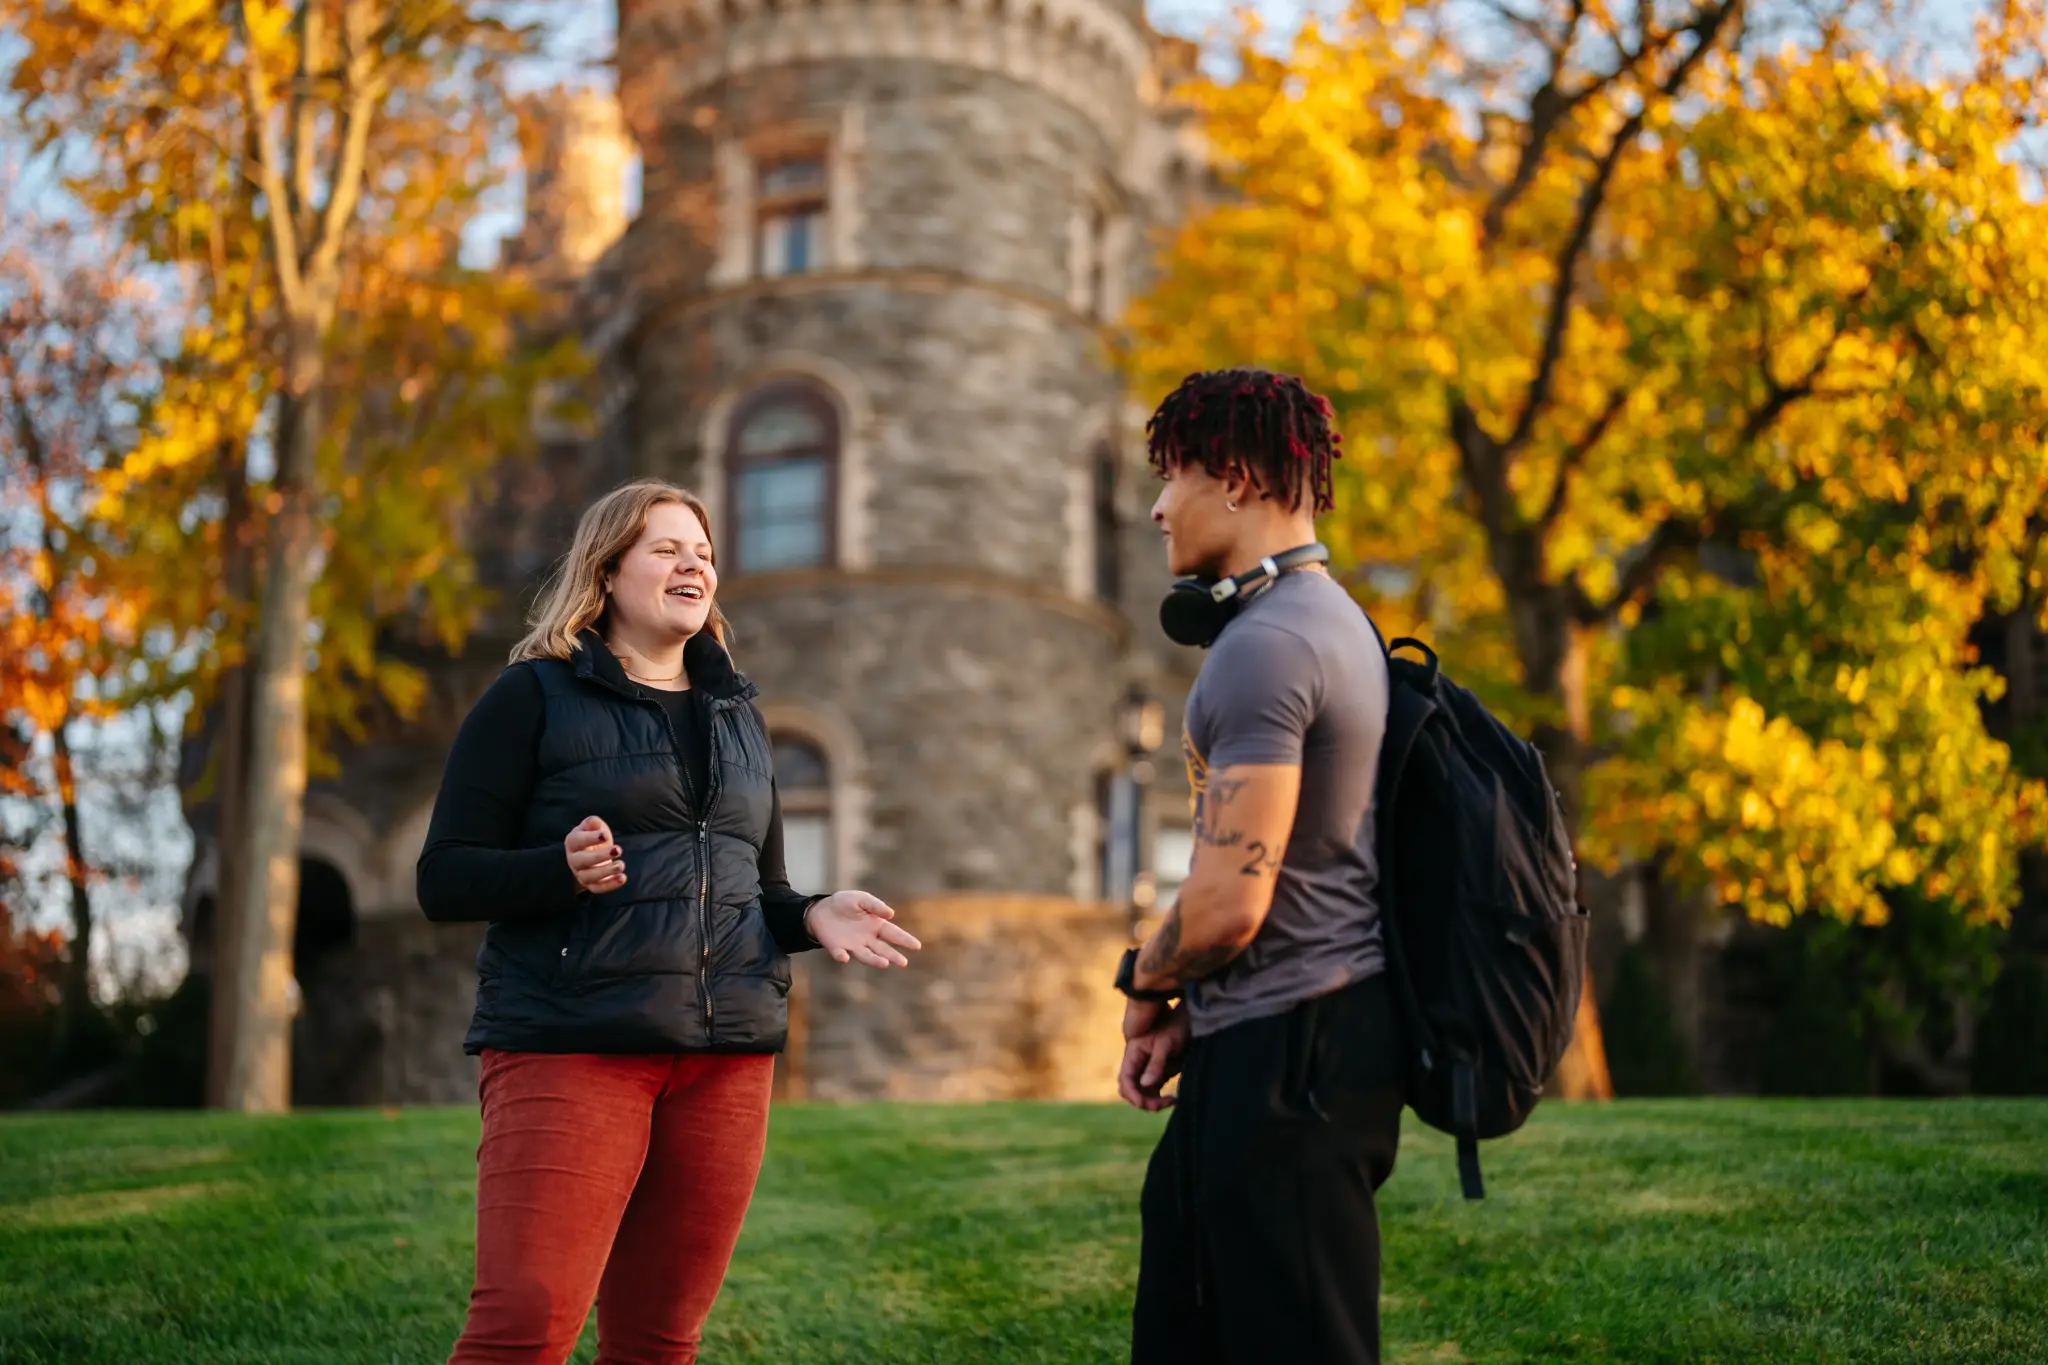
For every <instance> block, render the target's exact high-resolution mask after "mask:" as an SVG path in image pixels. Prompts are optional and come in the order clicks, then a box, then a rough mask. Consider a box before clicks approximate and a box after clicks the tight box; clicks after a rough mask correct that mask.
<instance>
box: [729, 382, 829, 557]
mask: <svg viewBox="0 0 2048 1365" xmlns="http://www.w3.org/2000/svg"><path fill="white" fill-rule="evenodd" d="M838 464H839V418H838V414H837V412H835V411H834V409H833V407H832V404H831V403H829V402H827V401H826V400H825V398H824V397H823V396H822V395H821V394H818V393H816V392H814V391H813V390H811V389H808V388H804V387H802V386H799V385H795V384H777V385H775V386H773V387H771V388H768V389H764V390H762V391H761V392H759V393H757V394H755V395H754V396H753V397H751V398H749V399H747V400H746V401H745V402H744V403H742V404H741V405H740V408H739V411H738V412H737V413H736V414H734V416H733V422H732V431H731V434H730V437H729V440H728V444H727V450H726V468H727V471H728V476H729V477H730V479H731V484H730V485H729V486H730V488H731V489H732V493H731V497H730V503H731V509H730V510H731V516H730V518H729V524H730V525H731V527H732V532H731V534H730V536H729V537H728V540H729V541H730V547H729V552H728V555H727V563H728V567H729V568H731V569H733V570H735V571H738V572H741V573H759V572H764V571H766V570H769V569H802V568H810V567H812V566H814V565H819V564H826V563H830V562H831V559H832V556H833V554H834V551H835V548H836V547H835V546H834V544H833V506H834V501H835V495H836V487H835V485H836V483H837V474H838Z"/></svg>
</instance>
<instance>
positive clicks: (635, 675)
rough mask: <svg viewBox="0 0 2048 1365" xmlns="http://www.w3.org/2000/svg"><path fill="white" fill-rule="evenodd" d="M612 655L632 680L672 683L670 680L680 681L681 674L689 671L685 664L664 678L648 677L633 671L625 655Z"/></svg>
mask: <svg viewBox="0 0 2048 1365" xmlns="http://www.w3.org/2000/svg"><path fill="white" fill-rule="evenodd" d="M612 657H613V658H614V659H617V660H618V661H619V667H620V668H622V669H624V670H625V674H626V676H627V677H629V678H631V679H632V680H633V681H634V682H644V683H672V682H678V681H680V680H681V679H682V676H683V674H684V673H687V672H689V671H690V670H689V668H688V667H687V666H685V667H684V668H683V669H682V670H681V672H678V673H676V674H674V675H672V676H670V677H666V678H649V677H646V676H644V675H642V674H639V673H635V672H634V671H633V667H632V665H631V664H628V663H627V662H626V656H625V655H623V654H614V655H612Z"/></svg>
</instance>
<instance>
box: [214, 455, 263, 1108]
mask: <svg viewBox="0 0 2048 1365" xmlns="http://www.w3.org/2000/svg"><path fill="white" fill-rule="evenodd" d="M222 464H223V466H224V467H225V470H226V474H227V515H226V517H225V518H223V520H222V525H221V561H222V562H221V577H222V584H223V587H224V589H225V592H224V595H225V597H226V599H227V601H226V611H227V617H228V621H229V623H230V627H231V628H232V629H233V630H234V631H235V633H236V636H237V639H236V641H235V646H234V647H235V654H234V655H233V658H234V662H233V663H231V664H229V665H228V666H227V667H226V668H224V669H222V670H221V678H220V709H221V722H220V762H219V764H218V765H217V766H216V768H215V769H214V803H213V804H214V819H215V828H214V849H215V858H216V860H217V865H216V872H215V878H214V887H213V923H212V924H211V925H210V926H209V927H208V932H209V933H210V934H211V935H212V938H211V941H210V942H208V943H207V944H206V952H207V960H208V966H209V968H210V971H211V975H212V1002H211V1011H212V1013H211V1018H210V1021H209V1026H208V1029H207V1053H206V1103H207V1104H208V1106H210V1107H212V1108H216V1109H218V1108H220V1107H222V1106H223V1105H225V1104H226V1103H227V1102H228V1098H227V1097H228V1069H229V1068H228V1062H229V1048H228V1040H229V1039H231V1038H233V1037H234V1034H235V1016H234V1001H235V999H236V997H237V995H238V994H239V986H238V984H237V981H236V978H235V971H234V968H235V953H234V951H233V949H232V947H231V946H230V945H232V944H235V943H239V942H240V941H241V935H240V932H239V930H238V928H237V925H238V924H239V920H238V918H237V916H238V914H239V911H240V907H241V904H242V899H241V896H242V892H241V887H242V883H243V881H244V880H245V879H244V878H243V876H242V863H241V852H242V849H243V844H242V842H241V830H242V824H243V820H244V816H243V811H244V810H246V809H247V808H248V802H247V799H246V798H247V795H248V786H247V784H248V780H249V763H248V754H249V669H248V665H247V663H246V662H245V661H246V659H247V657H248V636H249V629H248V616H247V612H248V609H249V604H250V599H251V591H250V588H251V570H252V567H253V566H252V564H251V560H252V558H253V549H252V544H251V539H250V530H251V527H250V512H249V475H248V455H247V452H246V450H244V449H242V448H241V447H240V445H239V443H236V444H235V445H234V446H233V447H232V448H224V449H223V452H222Z"/></svg>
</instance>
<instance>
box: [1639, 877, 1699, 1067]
mask: <svg viewBox="0 0 2048 1365" xmlns="http://www.w3.org/2000/svg"><path fill="white" fill-rule="evenodd" d="M1643 877H1644V886H1643V908H1644V910H1645V912H1646V913H1645V916H1644V918H1645V920H1646V923H1645V924H1644V926H1643V928H1644V935H1643V947H1644V949H1645V950H1646V951H1647V952H1648V953H1649V956H1650V964H1651V967H1652V969H1653V970H1654V972H1655V974H1656V977H1657V985H1658V987H1659V988H1660V989H1661V990H1662V991H1663V992H1664V1004H1665V1007H1666V1008H1667V1009H1669V1010H1670V1012H1671V1024H1672V1027H1674V1028H1675V1029H1677V1030H1678V1037H1679V1040H1680V1041H1681V1042H1683V1043H1684V1044H1685V1056H1686V1060H1687V1061H1688V1062H1689V1063H1691V1065H1692V1067H1693V1070H1694V1072H1695V1074H1697V1073H1698V1071H1699V1069H1700V1008H1701V1002H1700V973H1701V971H1702V970H1703V968H1704V966H1705V954H1703V953H1702V952H1701V951H1700V928H1701V922H1702V920H1703V919H1704V915H1703V913H1702V911H1703V909H1704V903H1703V901H1704V898H1703V897H1702V896H1701V895H1700V894H1699V893H1698V892H1696V891H1688V890H1687V889H1686V888H1684V887H1682V886H1675V885H1673V884H1672V882H1671V880H1670V879H1669V878H1667V877H1665V876H1664V874H1663V854H1662V852H1660V853H1659V854H1658V855H1657V856H1656V857H1654V858H1652V859H1651V860H1650V862H1649V863H1648V865H1647V867H1646V869H1645V871H1644V873H1643Z"/></svg>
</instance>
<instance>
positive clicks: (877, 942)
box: [804, 891, 924, 967]
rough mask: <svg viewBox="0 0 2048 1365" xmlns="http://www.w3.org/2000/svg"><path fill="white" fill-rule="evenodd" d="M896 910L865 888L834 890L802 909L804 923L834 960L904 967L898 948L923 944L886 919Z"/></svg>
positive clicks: (906, 961) (893, 914)
mask: <svg viewBox="0 0 2048 1365" xmlns="http://www.w3.org/2000/svg"><path fill="white" fill-rule="evenodd" d="M895 918H896V912H895V911H894V910H891V909H890V908H889V907H888V906H887V905H885V904H884V903H883V902H882V900H881V899H880V898H879V897H877V896H870V895H869V894H868V893H867V892H865V891H838V892H834V893H833V894H832V895H829V896H827V897H825V899H823V900H821V901H819V902H818V903H817V904H816V905H813V906H812V907H811V908H810V909H809V910H807V911H805V912H804V927H805V928H807V929H809V930H810V931H811V937H812V938H814V939H816V940H818V946H819V947H821V948H823V949H824V950H825V951H826V952H828V953H830V954H831V955H832V960H833V961H834V962H840V963H845V962H864V963H866V964H867V965H868V966H870V967H908V966H909V965H910V959H909V958H907V957H905V956H904V955H903V954H902V953H900V952H898V951H897V949H899V948H908V949H910V950H911V951H913V952H915V951H916V950H917V949H919V948H921V947H923V946H924V945H923V944H921V943H919V942H918V941H917V940H916V939H915V938H914V937H912V936H911V935H910V933H909V932H908V931H907V930H904V929H900V928H898V927H897V926H896V925H894V924H892V923H890V921H891V920H893V919H895Z"/></svg>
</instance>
